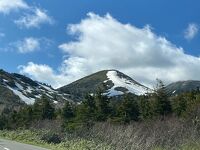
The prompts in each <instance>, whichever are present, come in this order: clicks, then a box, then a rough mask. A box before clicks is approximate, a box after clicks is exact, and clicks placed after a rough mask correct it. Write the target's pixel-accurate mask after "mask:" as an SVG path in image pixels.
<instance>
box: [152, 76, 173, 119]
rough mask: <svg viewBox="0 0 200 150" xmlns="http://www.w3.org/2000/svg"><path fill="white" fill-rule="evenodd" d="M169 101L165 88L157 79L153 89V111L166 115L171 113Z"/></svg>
mask: <svg viewBox="0 0 200 150" xmlns="http://www.w3.org/2000/svg"><path fill="white" fill-rule="evenodd" d="M171 111H172V108H171V103H170V101H169V98H168V96H167V93H166V88H165V85H164V84H163V82H162V81H161V80H159V79H157V89H156V91H155V113H157V114H158V115H161V116H163V117H164V116H166V115H167V114H169V113H171Z"/></svg>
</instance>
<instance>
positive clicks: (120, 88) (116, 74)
mask: <svg viewBox="0 0 200 150" xmlns="http://www.w3.org/2000/svg"><path fill="white" fill-rule="evenodd" d="M99 88H100V89H103V92H104V94H105V95H107V96H110V97H112V96H119V95H123V94H126V93H132V94H134V95H142V94H145V93H148V92H150V91H151V89H149V88H147V87H145V86H143V85H142V84H140V83H138V82H137V81H135V80H133V79H132V78H131V77H129V76H127V75H125V74H124V73H122V72H120V71H118V70H115V69H109V70H102V71H99V72H96V73H94V74H91V75H89V76H86V77H84V78H82V79H79V80H77V81H75V82H73V83H71V84H69V85H66V86H64V87H61V88H59V90H60V91H62V92H64V93H67V94H70V95H73V96H74V99H77V100H81V99H82V98H84V96H85V94H87V93H89V94H92V93H95V92H96V90H97V89H99Z"/></svg>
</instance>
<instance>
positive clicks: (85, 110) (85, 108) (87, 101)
mask: <svg viewBox="0 0 200 150" xmlns="http://www.w3.org/2000/svg"><path fill="white" fill-rule="evenodd" d="M77 109H78V110H77V117H78V118H79V119H80V120H82V121H94V120H95V117H96V110H97V107H96V103H95V99H94V96H91V95H89V94H87V95H86V96H85V98H84V100H83V102H82V104H81V105H79V106H78V107H77Z"/></svg>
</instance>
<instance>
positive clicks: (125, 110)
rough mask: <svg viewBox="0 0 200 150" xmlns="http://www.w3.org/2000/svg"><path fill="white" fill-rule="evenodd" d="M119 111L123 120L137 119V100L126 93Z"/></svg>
mask: <svg viewBox="0 0 200 150" xmlns="http://www.w3.org/2000/svg"><path fill="white" fill-rule="evenodd" d="M119 113H120V116H121V117H122V120H123V121H124V122H130V121H138V119H139V114H140V112H139V106H138V103H137V101H136V100H135V99H134V98H133V97H130V96H129V95H126V96H125V97H124V99H123V101H122V103H121V105H120V108H119Z"/></svg>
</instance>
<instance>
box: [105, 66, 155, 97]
mask: <svg viewBox="0 0 200 150" xmlns="http://www.w3.org/2000/svg"><path fill="white" fill-rule="evenodd" d="M106 75H107V78H108V80H106V81H104V83H107V82H108V81H112V83H113V84H114V85H113V86H112V87H111V88H110V89H108V90H107V93H106V95H108V96H116V95H123V94H125V93H132V94H135V95H145V94H146V93H150V92H152V90H151V89H149V88H147V87H145V86H143V85H141V84H139V83H138V82H136V81H134V80H133V79H131V78H130V77H128V76H124V75H123V74H122V73H120V72H118V71H116V70H113V71H108V72H107V74H106ZM120 88H121V89H122V88H123V89H124V90H123V91H122V90H120Z"/></svg>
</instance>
